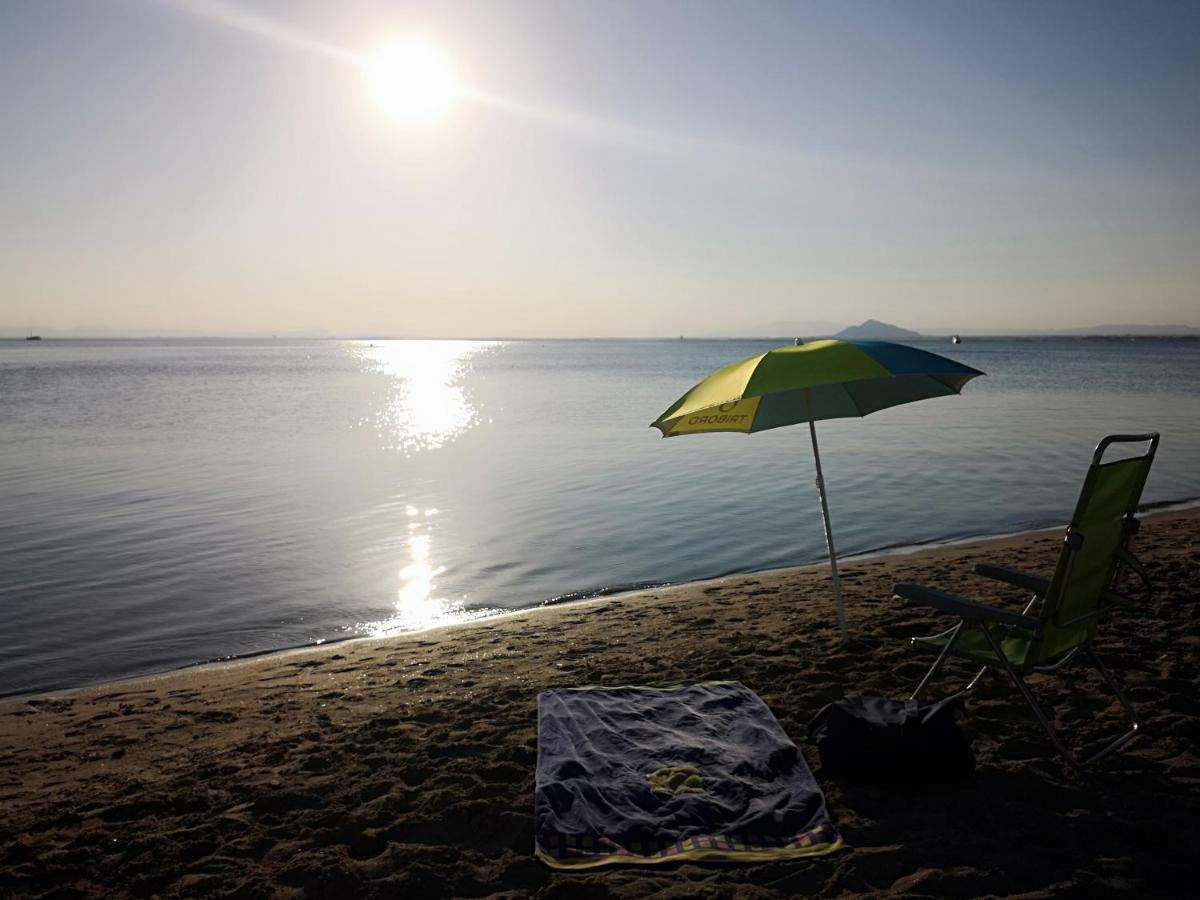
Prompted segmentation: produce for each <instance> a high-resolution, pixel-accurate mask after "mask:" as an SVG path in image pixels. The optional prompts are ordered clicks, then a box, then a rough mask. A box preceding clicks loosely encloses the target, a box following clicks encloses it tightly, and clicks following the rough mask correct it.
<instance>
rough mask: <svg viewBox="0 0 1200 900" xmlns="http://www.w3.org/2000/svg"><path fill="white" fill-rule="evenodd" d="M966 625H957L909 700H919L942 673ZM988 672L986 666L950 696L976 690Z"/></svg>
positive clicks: (962, 623)
mask: <svg viewBox="0 0 1200 900" xmlns="http://www.w3.org/2000/svg"><path fill="white" fill-rule="evenodd" d="M966 625H967V623H966V622H959V623H958V624H957V625H955V626H954V633H953V634H952V635H950V638H949V640H947V641H946V646H944V647H943V648H942V652H941V653H939V654H938V658H937V659H935V660H934V661H933V665H932V666H930V667H929V671H928V672H926V673H925V677H924V678H922V679H921V683H920V684H918V685H917V687H916V689H915V690H914V691H913V692H912V694H910V695H909V698H908V699H909V700H916V699H918V698H919V697H920V696H921V694H922V693H924V692H925V688H927V687H928V686H929V682H930V681H932V680H933V676H934V675H936V674H937V673H938V672H940V671H941V668H942V666H943V665H945V663H946V660H947V659H949V658H950V653H951V652H952V651H953V650H954V645H955V644H956V643H957V642H958V639H959V637H960V636H961V635H962V631H963V629H964V628H965V627H966ZM914 643H916V642H915V641H914ZM987 670H988V667H987V666H984V667H983V668H981V669H980V670H979V671H978V672H976V673H975V677H974V678H972V679H971V680H970V681H969V682H967V686H966V687H964V688H963V689H962V690H961V691H959V692H958V693H956V694H951V695H950V696H951V697H957V696H959V695H960V694H966V693H968V692H970V691H973V690H974V689H975V685H977V684H979V679H981V678H982V677H983V676H984V674H985V673H986V672H987Z"/></svg>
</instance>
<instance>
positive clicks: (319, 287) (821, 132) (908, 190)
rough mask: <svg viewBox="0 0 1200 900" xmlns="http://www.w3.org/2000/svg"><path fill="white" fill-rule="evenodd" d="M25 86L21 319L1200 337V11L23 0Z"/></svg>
mask: <svg viewBox="0 0 1200 900" xmlns="http://www.w3.org/2000/svg"><path fill="white" fill-rule="evenodd" d="M413 35H416V36H421V37H422V39H424V40H426V41H428V42H430V43H432V44H434V45H436V46H438V47H440V48H442V50H443V51H444V53H445V54H446V55H447V56H448V57H449V58H450V59H451V60H452V61H453V66H454V68H455V70H456V71H457V73H458V77H459V78H460V80H461V83H462V84H463V86H464V89H463V93H462V96H459V97H457V98H456V99H454V101H453V102H452V103H451V104H450V106H449V108H448V109H447V110H446V111H445V114H444V115H443V116H441V117H440V118H437V119H436V120H433V121H429V122H423V123H417V124H413V123H410V122H401V121H397V120H396V119H395V118H394V117H393V116H390V115H389V114H388V113H387V111H386V110H385V109H384V108H383V107H382V106H381V105H380V104H379V103H378V102H377V101H376V100H375V99H374V97H373V96H372V92H371V89H370V84H369V79H368V77H367V74H366V71H365V70H364V67H363V66H362V65H360V64H358V61H360V60H362V59H363V58H364V57H365V55H366V54H369V53H370V52H371V51H372V50H373V49H375V48H377V47H379V46H381V45H384V44H385V43H386V42H387V41H388V40H390V39H392V38H394V37H396V36H413ZM368 58H369V57H368ZM0 85H2V86H3V89H2V90H0V327H5V326H6V327H8V328H9V329H10V330H12V329H16V330H19V331H21V332H23V331H24V330H25V328H26V327H28V326H30V325H32V326H33V327H34V330H37V331H42V332H44V333H53V332H66V331H74V332H77V333H88V332H93V333H105V334H167V333H182V332H192V333H203V334H253V333H264V334H269V333H278V334H291V333H314V334H330V335H343V336H386V335H390V336H434V337H436V336H445V337H519V336H529V337H544V336H582V337H605V336H610V337H626V336H658V335H677V334H688V335H721V334H755V333H763V329H764V328H766V329H768V330H771V329H772V327H773V326H777V327H779V328H780V329H781V330H787V329H785V328H784V327H783V326H784V325H791V324H794V325H796V326H797V327H800V326H814V323H821V324H830V325H834V324H836V325H842V324H849V323H852V322H858V321H861V320H863V319H866V318H868V317H872V318H876V319H881V320H884V321H887V322H893V323H896V324H899V325H902V326H905V327H909V328H914V329H918V330H926V331H947V330H964V331H966V330H987V329H990V328H995V329H1004V330H1013V329H1024V328H1029V329H1055V328H1070V327H1077V326H1089V325H1097V324H1115V323H1127V322H1139V323H1148V324H1163V325H1165V324H1183V325H1193V326H1195V325H1200V102H1198V97H1200V4H1197V3H1193V2H1181V3H1158V2H1144V3H1107V2H1100V0H1088V2H1078V3H1068V2H1021V0H1016V2H1004V3H989V2H978V0H976V2H945V3H942V2H916V0H914V2H906V3H894V2H869V0H861V2H853V3H845V2H828V3H806V2H795V3H766V2H763V3H731V2H725V3H717V2H704V0H686V2H684V0H679V2H672V0H603V2H602V0H594V2H580V0H556V2H551V0H538V2H515V0H514V2H507V0H505V2H501V0H473V2H466V3H457V2H448V0H442V2H437V3H404V2H380V0H363V2H352V0H346V2H339V3H327V2H307V0H273V2H250V0H244V2H237V3H235V2H233V0H54V2H44V0H5V2H4V3H3V4H0ZM814 327H815V326H814Z"/></svg>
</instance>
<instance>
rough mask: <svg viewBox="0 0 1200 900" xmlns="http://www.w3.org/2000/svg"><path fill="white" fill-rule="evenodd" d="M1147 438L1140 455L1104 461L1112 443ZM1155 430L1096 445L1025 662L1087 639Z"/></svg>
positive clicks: (1130, 518)
mask: <svg viewBox="0 0 1200 900" xmlns="http://www.w3.org/2000/svg"><path fill="white" fill-rule="evenodd" d="M1145 442H1148V443H1149V445H1150V446H1149V449H1148V450H1147V451H1146V452H1145V453H1144V454H1143V455H1141V456H1134V457H1131V458H1128V459H1121V460H1116V461H1114V462H1104V461H1103V457H1104V452H1105V451H1106V450H1107V449H1108V448H1109V447H1111V446H1112V445H1113V444H1121V443H1145ZM1157 449H1158V433H1157V432H1155V433H1152V434H1113V435H1109V436H1108V437H1106V438H1105V439H1104V440H1102V441H1101V442H1100V443H1099V444H1098V445H1097V446H1096V452H1095V453H1094V454H1093V455H1092V465H1091V467H1090V468H1089V469H1088V473H1087V477H1086V478H1085V479H1084V482H1083V489H1082V490H1081V491H1080V492H1079V502H1078V503H1076V504H1075V513H1074V514H1073V515H1072V517H1071V525H1070V527H1069V528H1067V534H1066V537H1065V538H1064V540H1063V549H1062V553H1061V554H1059V557H1058V565H1057V566H1056V567H1055V570H1054V577H1053V578H1052V579H1051V580H1050V588H1049V590H1048V591H1047V592H1046V596H1045V598H1044V600H1043V603H1042V615H1041V625H1040V627H1039V628H1038V632H1037V636H1036V637H1035V639H1034V642H1033V645H1032V646H1031V647H1030V648H1029V649H1030V652H1029V654H1028V656H1027V658H1026V662H1027V664H1036V663H1038V662H1041V661H1043V660H1048V659H1051V658H1053V657H1056V656H1059V655H1061V654H1062V653H1064V652H1066V651H1067V650H1070V649H1071V648H1073V647H1077V646H1079V645H1080V644H1083V643H1085V642H1086V641H1090V640H1091V639H1092V638H1093V637H1094V636H1095V634H1096V627H1097V625H1098V624H1099V622H1100V614H1101V613H1102V612H1103V611H1104V601H1105V597H1106V595H1108V593H1109V590H1110V588H1111V587H1112V586H1113V581H1114V580H1115V578H1116V576H1117V570H1118V567H1119V564H1120V561H1121V554H1122V552H1123V551H1125V549H1126V546H1127V545H1128V543H1129V540H1130V538H1131V537H1132V536H1133V533H1134V531H1136V529H1137V519H1136V518H1135V515H1136V513H1137V509H1138V502H1139V501H1140V500H1141V497H1142V488H1143V487H1145V485H1146V476H1147V475H1149V474H1150V465H1151V464H1152V463H1153V462H1154V453H1155V451H1156V450H1157Z"/></svg>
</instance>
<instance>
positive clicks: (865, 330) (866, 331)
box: [834, 319, 921, 341]
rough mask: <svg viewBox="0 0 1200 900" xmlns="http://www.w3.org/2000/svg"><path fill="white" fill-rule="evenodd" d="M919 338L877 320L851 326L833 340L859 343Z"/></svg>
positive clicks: (910, 332) (868, 320)
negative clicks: (842, 339) (840, 339)
mask: <svg viewBox="0 0 1200 900" xmlns="http://www.w3.org/2000/svg"><path fill="white" fill-rule="evenodd" d="M920 336H921V335H920V334H919V333H918V332H916V331H910V330H909V329H907V328H901V327H900V326H899V325H889V324H888V323H887V322H880V321H879V320H878V319H867V321H865V322H863V323H862V324H861V325H851V326H850V327H849V328H843V329H842V330H841V331H839V332H838V333H837V334H835V335H834V337H835V338H844V339H847V340H860V341H890V340H896V339H900V338H904V339H911V338H919V337H920Z"/></svg>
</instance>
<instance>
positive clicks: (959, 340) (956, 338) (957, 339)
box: [950, 334, 962, 344]
mask: <svg viewBox="0 0 1200 900" xmlns="http://www.w3.org/2000/svg"><path fill="white" fill-rule="evenodd" d="M950 343H952V344H961V343H962V338H960V337H959V336H958V335H957V334H952V335H950Z"/></svg>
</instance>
